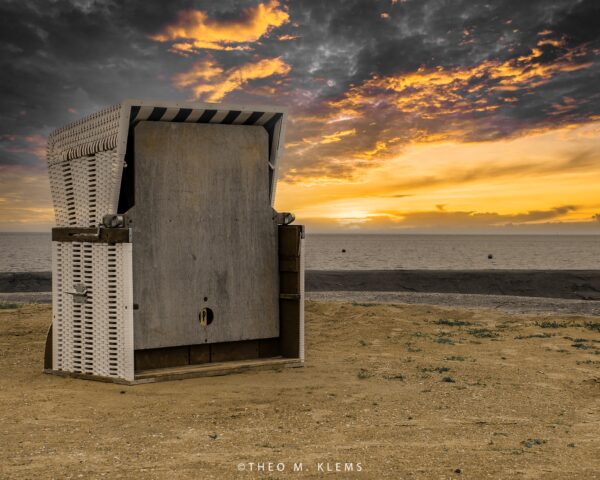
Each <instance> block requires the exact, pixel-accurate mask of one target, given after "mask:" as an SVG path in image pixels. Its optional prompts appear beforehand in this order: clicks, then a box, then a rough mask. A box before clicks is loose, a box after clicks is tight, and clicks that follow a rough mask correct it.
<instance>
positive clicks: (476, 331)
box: [467, 328, 498, 338]
mask: <svg viewBox="0 0 600 480" xmlns="http://www.w3.org/2000/svg"><path fill="white" fill-rule="evenodd" d="M467 333H468V334H469V335H473V336H474V337H477V338H496V337H498V334H497V333H496V332H493V331H491V330H490V329H489V328H472V329H471V330H467Z"/></svg>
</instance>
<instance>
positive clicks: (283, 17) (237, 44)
mask: <svg viewBox="0 0 600 480" xmlns="http://www.w3.org/2000/svg"><path fill="white" fill-rule="evenodd" d="M288 22H289V15H288V13H287V12H286V11H285V7H283V8H282V7H280V4H279V2H278V1H277V0H271V1H269V2H266V3H259V4H258V5H256V6H255V7H249V8H246V9H244V10H242V14H241V16H240V18H238V19H236V20H212V19H210V18H208V15H207V14H206V12H203V11H202V10H186V11H183V12H180V13H179V19H178V21H177V22H176V23H175V24H173V25H168V26H166V27H165V28H164V29H163V31H162V32H160V33H158V34H156V35H152V36H151V37H150V38H151V39H152V40H156V41H158V42H174V43H173V46H172V49H173V50H174V51H176V52H190V51H193V50H194V49H212V50H245V49H248V46H247V45H244V44H246V43H250V42H255V41H257V40H258V39H259V38H261V37H262V36H264V35H267V34H268V33H269V32H270V31H271V30H272V29H274V28H277V27H280V26H281V25H283V24H285V23H288Z"/></svg>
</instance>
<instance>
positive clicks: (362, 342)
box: [358, 338, 369, 347]
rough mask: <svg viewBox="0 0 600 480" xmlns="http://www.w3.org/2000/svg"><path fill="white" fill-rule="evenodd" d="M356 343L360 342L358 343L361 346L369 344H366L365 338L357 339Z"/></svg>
mask: <svg viewBox="0 0 600 480" xmlns="http://www.w3.org/2000/svg"><path fill="white" fill-rule="evenodd" d="M358 343H360V344H361V345H362V346H363V347H366V346H368V345H369V344H368V343H367V342H366V341H365V340H363V339H362V338H361V339H360V340H359V341H358Z"/></svg>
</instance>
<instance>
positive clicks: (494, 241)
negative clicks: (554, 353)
mask: <svg viewBox="0 0 600 480" xmlns="http://www.w3.org/2000/svg"><path fill="white" fill-rule="evenodd" d="M50 245H51V240H50V234H48V233H0V272H33V271H49V270H51V269H52V267H51V253H50ZM305 253H306V256H305V259H306V263H305V265H306V268H307V269H310V270H388V269H419V270H420V269H423V270H486V269H517V270H519V269H522V270H528V269H540V270H571V269H573V270H580V269H582V270H598V269H600V235H373V234H369V235H361V234H352V235H347V234H346V235H317V234H313V235H307V238H306V242H305ZM490 257H491V258H490Z"/></svg>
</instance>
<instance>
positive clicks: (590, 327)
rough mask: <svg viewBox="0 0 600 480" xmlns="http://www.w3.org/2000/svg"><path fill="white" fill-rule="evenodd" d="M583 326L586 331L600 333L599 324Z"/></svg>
mask: <svg viewBox="0 0 600 480" xmlns="http://www.w3.org/2000/svg"><path fill="white" fill-rule="evenodd" d="M583 326H584V327H585V328H587V329H588V330H593V331H596V332H599V333H600V322H585V323H584V324H583Z"/></svg>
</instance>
